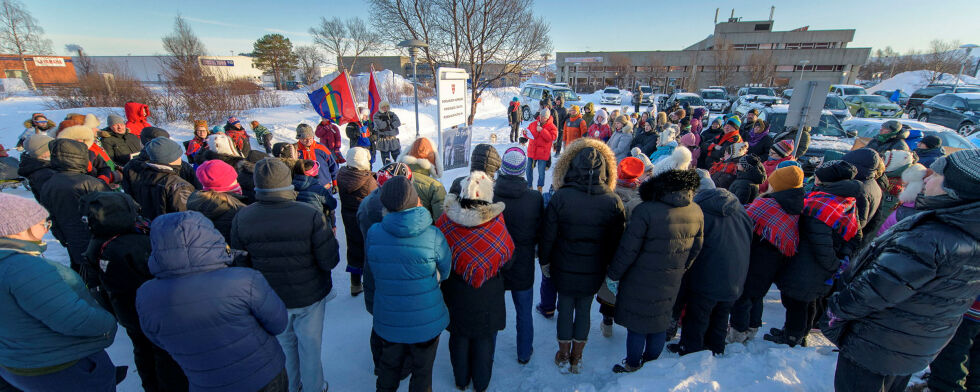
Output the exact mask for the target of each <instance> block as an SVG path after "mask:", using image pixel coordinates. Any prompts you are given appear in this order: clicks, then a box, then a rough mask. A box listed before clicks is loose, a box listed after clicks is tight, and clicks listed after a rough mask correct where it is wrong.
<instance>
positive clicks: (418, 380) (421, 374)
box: [375, 336, 439, 392]
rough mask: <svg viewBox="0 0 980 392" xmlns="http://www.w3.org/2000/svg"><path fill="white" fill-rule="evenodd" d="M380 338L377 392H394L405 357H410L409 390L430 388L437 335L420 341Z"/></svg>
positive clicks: (428, 389) (437, 343) (416, 391)
mask: <svg viewBox="0 0 980 392" xmlns="http://www.w3.org/2000/svg"><path fill="white" fill-rule="evenodd" d="M378 338H379V339H381V356H380V357H379V358H378V368H377V370H376V371H375V372H376V373H377V374H378V381H377V383H376V387H377V390H378V391H379V392H395V391H397V390H398V384H399V383H400V382H401V372H402V365H403V363H404V361H405V358H406V357H410V358H411V364H412V365H411V369H412V380H411V381H409V384H408V390H409V392H425V391H431V390H432V363H433V362H435V360H436V349H437V348H439V337H438V336H436V337H435V338H433V339H432V340H429V341H426V342H422V343H394V342H389V341H387V340H384V338H381V337H378Z"/></svg>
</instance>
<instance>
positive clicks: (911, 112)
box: [905, 84, 980, 119]
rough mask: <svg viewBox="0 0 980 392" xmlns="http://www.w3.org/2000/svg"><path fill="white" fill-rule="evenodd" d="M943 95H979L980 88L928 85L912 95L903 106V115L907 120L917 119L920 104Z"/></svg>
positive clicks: (920, 111)
mask: <svg viewBox="0 0 980 392" xmlns="http://www.w3.org/2000/svg"><path fill="white" fill-rule="evenodd" d="M945 93H980V86H975V85H969V84H966V85H959V86H957V85H954V84H930V85H928V86H925V87H923V88H920V89H918V90H915V92H913V93H912V95H911V96H910V97H909V101H908V103H907V104H905V113H906V114H908V116H909V118H912V119H917V118H919V114H921V113H922V103H923V102H925V101H928V100H929V98H932V97H935V96H937V95H939V94H945Z"/></svg>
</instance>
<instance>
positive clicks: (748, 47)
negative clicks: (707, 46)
mask: <svg viewBox="0 0 980 392" xmlns="http://www.w3.org/2000/svg"><path fill="white" fill-rule="evenodd" d="M732 49H735V50H756V49H759V44H735V45H732Z"/></svg>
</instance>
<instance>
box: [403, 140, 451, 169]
mask: <svg viewBox="0 0 980 392" xmlns="http://www.w3.org/2000/svg"><path fill="white" fill-rule="evenodd" d="M422 139H424V140H425V141H427V142H428V146H425V147H421V146H420V145H419V141H420V140H422ZM435 146H436V144H435V143H433V142H432V140H429V138H426V137H420V138H418V139H416V140H415V141H413V142H412V143H411V144H409V145H408V146H407V147H405V148H404V149H403V150H402V152H401V154H399V155H398V162H402V163H404V164H406V165H409V166H411V167H412V172H415V171H418V169H421V170H424V171H423V172H422V174H425V175H427V176H429V177H432V178H436V179H438V178H442V173H443V170H442V160H441V159H439V156H438V155H437V154H436V152H435ZM420 147H421V148H420ZM419 153H425V154H431V155H432V157H433V159H432V160H433V161H435V165H433V164H432V162H431V161H429V159H426V158H424V157H419V156H418V155H419Z"/></svg>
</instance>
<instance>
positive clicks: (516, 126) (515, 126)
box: [510, 122, 521, 143]
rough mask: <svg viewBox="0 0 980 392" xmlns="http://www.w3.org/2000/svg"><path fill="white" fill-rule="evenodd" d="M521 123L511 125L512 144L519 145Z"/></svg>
mask: <svg viewBox="0 0 980 392" xmlns="http://www.w3.org/2000/svg"><path fill="white" fill-rule="evenodd" d="M520 128H521V123H519V122H518V123H511V124H510V142H511V143H517V139H518V137H519V136H520V134H519V133H518V132H520Z"/></svg>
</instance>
